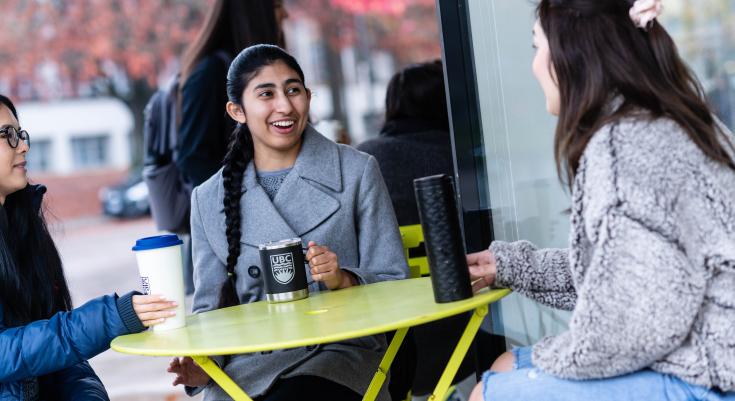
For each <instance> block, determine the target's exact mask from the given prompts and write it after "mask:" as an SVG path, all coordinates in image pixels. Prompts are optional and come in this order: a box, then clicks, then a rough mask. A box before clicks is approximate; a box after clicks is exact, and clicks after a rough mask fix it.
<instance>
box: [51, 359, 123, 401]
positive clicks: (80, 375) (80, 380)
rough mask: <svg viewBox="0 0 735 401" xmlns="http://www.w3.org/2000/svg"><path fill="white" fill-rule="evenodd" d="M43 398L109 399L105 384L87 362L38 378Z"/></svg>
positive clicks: (81, 400) (63, 399)
mask: <svg viewBox="0 0 735 401" xmlns="http://www.w3.org/2000/svg"><path fill="white" fill-rule="evenodd" d="M40 387H41V393H42V394H43V395H44V397H45V398H44V399H53V400H57V401H109V400H110V399H109V397H108V396H107V391H106V390H105V386H104V385H103V384H102V381H100V378H99V377H97V375H96V374H95V373H94V370H92V367H91V366H89V363H87V362H80V363H78V364H76V365H74V366H71V367H68V368H66V369H63V370H60V371H57V372H54V373H51V374H48V375H46V376H43V377H41V378H40Z"/></svg>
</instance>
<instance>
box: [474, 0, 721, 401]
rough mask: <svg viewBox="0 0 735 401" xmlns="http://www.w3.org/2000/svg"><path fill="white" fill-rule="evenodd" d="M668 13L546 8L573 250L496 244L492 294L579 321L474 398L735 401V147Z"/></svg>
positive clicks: (544, 64) (601, 4) (490, 259)
mask: <svg viewBox="0 0 735 401" xmlns="http://www.w3.org/2000/svg"><path fill="white" fill-rule="evenodd" d="M661 9H662V7H661V3H660V0H638V1H635V2H634V1H631V0H541V1H540V3H539V5H538V8H537V16H538V21H537V23H536V25H535V27H534V29H533V32H534V38H533V43H534V47H535V48H536V56H535V59H534V61H533V72H534V75H535V76H536V78H537V79H538V80H539V82H540V84H541V87H542V89H543V91H544V94H545V96H546V101H547V109H548V111H549V112H550V113H552V114H554V115H558V117H559V120H558V123H557V128H556V136H555V155H556V160H557V165H558V169H559V171H560V176H561V177H562V178H563V180H564V181H566V182H567V183H568V185H569V186H570V188H571V193H572V207H571V234H570V244H569V248H568V249H537V248H536V247H534V245H533V244H531V243H529V242H527V241H519V242H515V243H505V242H500V241H496V242H494V243H492V244H491V245H490V249H489V250H487V251H484V252H480V253H476V254H471V255H468V257H467V259H468V264H469V265H470V272H471V275H472V276H473V278H475V279H477V280H478V282H477V283H476V286H477V287H481V286H486V285H490V284H495V285H498V286H508V287H510V288H512V289H513V290H514V291H517V292H519V293H521V294H524V295H526V296H528V297H530V298H532V299H534V300H536V301H538V302H541V303H543V304H546V305H550V306H552V307H556V308H560V309H566V310H571V311H572V317H571V320H570V322H569V329H568V330H567V331H566V332H564V333H562V334H560V335H558V336H553V337H547V338H544V339H542V340H541V341H539V342H538V343H537V344H535V345H534V346H533V347H526V348H517V349H514V350H513V351H512V352H510V353H506V354H504V355H503V356H501V357H500V358H498V360H496V362H495V363H494V364H493V366H492V367H491V369H490V371H488V372H486V373H485V375H484V376H483V380H482V382H481V383H479V384H478V385H477V387H476V388H475V390H474V391H473V393H472V396H471V398H470V399H471V400H472V401H479V400H482V399H484V400H488V401H489V400H535V401H538V400H616V401H618V400H648V401H651V400H653V401H658V400H671V401H678V400H735V164H733V145H732V139H731V137H732V134H731V133H730V132H728V131H727V129H726V128H725V127H724V125H722V124H720V123H719V122H718V121H717V120H716V118H714V117H713V115H712V112H711V110H710V108H709V107H708V106H707V104H706V103H705V101H704V100H703V96H702V91H701V88H700V86H699V84H698V82H697V81H696V79H695V78H694V76H693V75H692V73H691V72H690V71H689V69H688V68H687V67H686V66H685V65H684V63H683V61H682V60H681V59H680V58H679V56H678V54H677V50H676V46H675V44H674V43H673V41H672V40H671V38H670V37H669V36H668V34H667V33H666V31H665V30H664V28H663V27H662V26H661V25H660V24H659V22H658V21H657V20H656V17H657V16H658V15H659V13H660V12H661Z"/></svg>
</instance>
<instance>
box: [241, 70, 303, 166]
mask: <svg viewBox="0 0 735 401" xmlns="http://www.w3.org/2000/svg"><path fill="white" fill-rule="evenodd" d="M310 101H311V93H310V92H309V90H308V89H306V87H304V83H303V81H302V80H301V78H300V77H299V74H298V73H297V72H296V71H294V70H293V69H291V68H290V67H289V66H287V65H286V64H285V63H283V62H281V61H277V62H275V63H273V64H271V65H266V66H264V67H263V68H261V69H260V71H258V73H257V74H256V75H255V76H254V77H253V78H252V79H251V80H250V82H248V85H247V87H245V90H244V91H243V94H242V109H243V113H242V114H241V115H240V116H239V118H236V120H237V121H238V122H240V123H245V124H247V126H248V129H249V130H250V133H251V134H252V137H253V145H254V148H255V153H256V155H257V154H258V153H259V152H260V153H261V154H262V153H272V152H276V153H290V152H292V151H295V152H298V149H299V146H300V144H301V134H302V133H303V132H304V129H306V124H307V123H308V120H309V102H310Z"/></svg>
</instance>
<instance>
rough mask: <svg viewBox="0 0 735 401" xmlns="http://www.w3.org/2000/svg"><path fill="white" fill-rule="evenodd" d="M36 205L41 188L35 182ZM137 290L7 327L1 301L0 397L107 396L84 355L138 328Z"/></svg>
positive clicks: (57, 399) (34, 400)
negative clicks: (136, 311) (134, 305)
mask: <svg viewBox="0 0 735 401" xmlns="http://www.w3.org/2000/svg"><path fill="white" fill-rule="evenodd" d="M31 188H32V189H33V190H34V191H35V193H34V195H35V196H34V197H33V202H34V207H36V209H38V208H39V207H40V204H41V199H42V197H43V194H44V193H45V192H46V188H45V187H44V186H42V185H34V186H31ZM135 294H136V292H131V293H128V294H126V295H124V296H122V297H118V296H117V295H116V294H113V295H106V296H103V297H99V298H96V299H93V300H91V301H89V302H87V303H86V304H84V305H82V306H80V307H79V308H76V309H74V310H72V311H70V312H59V313H56V314H55V315H53V316H52V317H51V318H50V319H48V320H38V321H35V322H32V323H30V324H27V325H25V326H20V327H6V326H5V325H4V322H5V314H4V308H3V307H4V305H3V304H2V303H0V401H11V400H12V401H52V400H53V401H71V400H74V401H101V400H105V401H106V400H108V397H107V392H106V391H105V388H104V386H102V382H101V381H100V379H99V378H98V377H97V375H95V373H94V371H93V370H92V367H90V366H89V364H88V363H87V361H86V360H87V359H89V358H92V357H93V356H95V355H97V354H99V353H101V352H103V351H105V350H107V348H109V346H110V341H112V339H113V338H115V337H117V336H119V335H123V334H129V333H137V332H140V331H143V330H144V329H145V327H143V324H142V323H141V322H140V320H139V319H138V316H137V315H136V314H135V311H134V310H133V302H132V298H133V295H135Z"/></svg>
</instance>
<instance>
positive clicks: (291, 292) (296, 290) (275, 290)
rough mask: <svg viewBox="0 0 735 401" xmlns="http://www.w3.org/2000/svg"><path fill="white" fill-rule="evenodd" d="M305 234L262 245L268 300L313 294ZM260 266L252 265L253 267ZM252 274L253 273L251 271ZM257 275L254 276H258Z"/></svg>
mask: <svg viewBox="0 0 735 401" xmlns="http://www.w3.org/2000/svg"><path fill="white" fill-rule="evenodd" d="M302 246H303V243H302V242H301V238H291V239H284V240H281V241H275V242H268V243H266V244H260V245H258V250H259V252H260V263H261V266H262V267H263V276H262V277H263V286H264V289H265V299H266V300H267V301H268V302H286V301H295V300H297V299H302V298H306V297H308V296H309V288H308V284H307V283H306V270H307V269H308V267H307V266H306V263H305V261H304V252H303V248H302ZM253 267H255V269H254V270H257V269H258V268H257V266H251V269H252V268H253ZM251 276H253V275H252V273H251ZM258 276H259V275H257V276H253V278H257V277H258Z"/></svg>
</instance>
